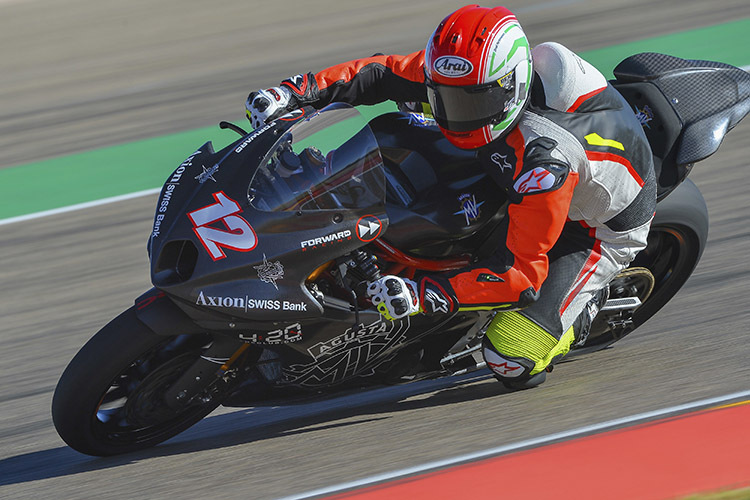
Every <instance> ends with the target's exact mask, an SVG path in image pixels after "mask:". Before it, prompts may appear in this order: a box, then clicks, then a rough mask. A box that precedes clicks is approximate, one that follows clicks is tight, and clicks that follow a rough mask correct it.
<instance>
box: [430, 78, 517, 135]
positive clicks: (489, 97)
mask: <svg viewBox="0 0 750 500" xmlns="http://www.w3.org/2000/svg"><path fill="white" fill-rule="evenodd" d="M514 96H515V92H514V91H513V89H505V88H503V87H501V86H500V84H499V82H491V83H486V84H482V85H473V86H466V87H457V86H452V85H440V84H437V83H435V82H433V81H430V80H427V98H428V99H429V101H430V106H431V107H432V114H433V116H434V117H435V120H436V121H437V122H438V124H439V125H440V126H441V127H443V128H445V129H447V130H451V131H453V132H468V131H470V130H476V129H478V128H481V127H484V126H485V125H489V124H490V123H493V122H501V121H502V120H503V119H504V118H505V116H506V114H507V113H508V110H509V109H510V108H512V104H513V98H514Z"/></svg>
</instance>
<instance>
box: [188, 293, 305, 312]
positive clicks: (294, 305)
mask: <svg viewBox="0 0 750 500" xmlns="http://www.w3.org/2000/svg"><path fill="white" fill-rule="evenodd" d="M195 305H198V306H206V307H219V308H224V309H232V308H234V309H242V310H243V311H245V312H247V311H250V310H264V311H307V304H306V303H304V302H291V301H288V300H280V299H255V298H251V297H248V296H247V295H245V296H244V297H224V296H220V295H206V294H205V293H203V290H201V291H200V292H198V297H197V298H196V299H195Z"/></svg>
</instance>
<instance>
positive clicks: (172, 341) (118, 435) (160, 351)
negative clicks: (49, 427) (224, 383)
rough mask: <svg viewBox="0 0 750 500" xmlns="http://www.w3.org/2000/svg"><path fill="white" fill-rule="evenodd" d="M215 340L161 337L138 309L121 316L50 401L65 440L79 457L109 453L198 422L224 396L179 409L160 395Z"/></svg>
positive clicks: (73, 365) (88, 347)
mask: <svg viewBox="0 0 750 500" xmlns="http://www.w3.org/2000/svg"><path fill="white" fill-rule="evenodd" d="M210 341H211V337H210V335H181V336H171V337H164V336H160V335H156V334H155V333H154V332H153V331H151V330H150V329H149V328H148V327H146V326H145V325H144V324H143V323H141V322H140V321H139V320H138V318H137V317H136V314H135V309H134V307H131V308H130V309H128V310H127V311H125V312H123V313H122V314H120V315H119V316H118V317H116V318H115V319H113V320H112V321H111V322H110V323H109V324H107V325H106V326H105V327H104V328H102V329H101V330H100V331H99V332H98V333H97V334H96V335H94V337H92V338H91V339H90V340H89V341H88V342H87V343H86V344H85V345H84V346H83V347H82V348H81V350H80V351H79V352H78V354H76V356H75V357H74V358H73V360H72V361H71V362H70V364H69V365H68V367H67V368H66V369H65V371H64V372H63V374H62V376H61V377H60V381H59V382H58V384H57V388H56V389H55V394H54V396H53V398H52V420H53V422H54V424H55V428H56V429H57V432H58V433H59V434H60V437H62V439H63V440H64V441H65V442H66V443H67V444H68V445H69V446H70V447H71V448H73V449H75V450H77V451H79V452H81V453H85V454H88V455H96V456H106V455H115V454H119V453H127V452H131V451H135V450H140V449H143V448H148V447H151V446H154V445H156V444H157V443H160V442H162V441H164V440H166V439H169V438H170V437H172V436H174V435H176V434H179V433H180V432H182V431H183V430H185V429H187V428H188V427H190V426H191V425H193V424H195V423H196V422H198V421H199V420H201V419H202V418H203V417H205V416H206V415H208V414H209V413H211V411H213V410H214V409H215V408H216V407H217V406H218V405H219V403H220V400H219V399H220V398H214V399H212V400H210V401H208V402H205V403H202V404H198V405H191V406H186V407H184V408H181V409H179V410H175V409H171V408H169V407H167V405H166V404H165V403H164V400H163V398H161V397H160V396H161V395H162V394H163V393H164V391H165V390H166V389H167V388H168V387H169V385H170V383H171V382H173V381H174V380H176V378H177V377H179V376H180V375H181V374H182V373H183V372H184V371H185V369H187V367H189V366H190V365H191V364H192V363H194V362H195V361H196V360H197V359H198V357H199V356H200V354H201V353H202V352H203V348H204V346H205V345H206V344H207V343H210Z"/></svg>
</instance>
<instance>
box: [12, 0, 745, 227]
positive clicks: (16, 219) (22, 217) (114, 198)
mask: <svg viewBox="0 0 750 500" xmlns="http://www.w3.org/2000/svg"><path fill="white" fill-rule="evenodd" d="M0 1H2V0H0ZM741 69H744V70H745V71H750V64H748V65H746V66H742V67H741ZM160 191H161V188H153V189H146V190H144V191H138V192H135V193H129V194H123V195H120V196H112V197H111V198H104V199H101V200H95V201H89V202H86V203H79V204H77V205H70V206H67V207H62V208H55V209H53V210H45V211H43V212H34V213H31V214H27V215H19V216H18V217H10V218H7V219H0V226H4V225H5V224H13V223H14V222H22V221H27V220H33V219H39V218H42V217H47V216H49V215H57V214H62V213H65V212H73V211H75V210H83V209H85V208H91V207H98V206H101V205H107V204H109V203H116V202H118V201H124V200H131V199H133V198H139V197H141V196H148V195H150V194H156V193H158V192H160Z"/></svg>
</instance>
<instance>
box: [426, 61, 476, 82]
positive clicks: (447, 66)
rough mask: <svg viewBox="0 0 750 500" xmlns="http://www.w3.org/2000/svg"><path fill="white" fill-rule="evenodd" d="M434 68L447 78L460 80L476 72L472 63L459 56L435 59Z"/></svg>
mask: <svg viewBox="0 0 750 500" xmlns="http://www.w3.org/2000/svg"><path fill="white" fill-rule="evenodd" d="M432 68H433V69H434V70H435V72H436V73H438V74H439V75H442V76H444V77H446V78H460V77H462V76H466V75H468V74H469V73H471V72H472V71H473V70H474V66H473V65H472V64H471V62H470V61H468V60H466V59H464V58H463V57H458V56H441V57H438V58H437V59H435V62H434V63H433V64H432Z"/></svg>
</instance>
